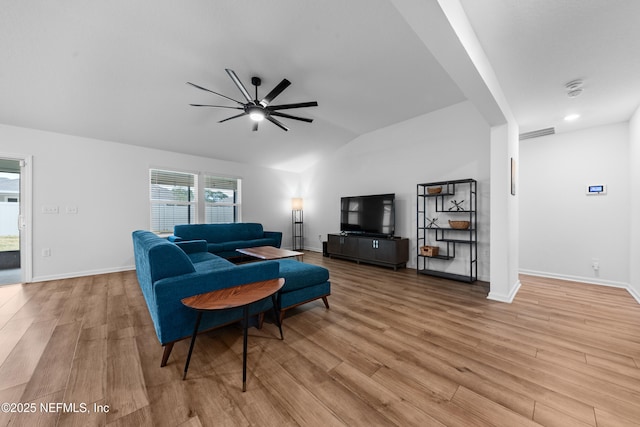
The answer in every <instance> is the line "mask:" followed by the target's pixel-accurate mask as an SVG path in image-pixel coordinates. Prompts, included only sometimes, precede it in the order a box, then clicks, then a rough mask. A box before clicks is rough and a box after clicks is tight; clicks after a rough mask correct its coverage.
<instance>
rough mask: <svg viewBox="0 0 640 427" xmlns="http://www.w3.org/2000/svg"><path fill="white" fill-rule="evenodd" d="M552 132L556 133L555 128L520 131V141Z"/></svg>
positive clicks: (551, 133)
mask: <svg viewBox="0 0 640 427" xmlns="http://www.w3.org/2000/svg"><path fill="white" fill-rule="evenodd" d="M554 133H556V129H555V128H546V129H538V130H532V131H531V132H525V133H521V134H520V141H522V140H523V139H531V138H538V137H540V136H545V135H553V134H554Z"/></svg>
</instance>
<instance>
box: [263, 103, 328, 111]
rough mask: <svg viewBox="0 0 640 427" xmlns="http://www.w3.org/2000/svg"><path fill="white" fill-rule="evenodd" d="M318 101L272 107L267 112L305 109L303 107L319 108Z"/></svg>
mask: <svg viewBox="0 0 640 427" xmlns="http://www.w3.org/2000/svg"><path fill="white" fill-rule="evenodd" d="M317 106H318V103H317V102H316V101H311V102H298V103H297V104H282V105H270V106H268V107H267V110H269V111H272V110H288V109H289V108H303V107H317Z"/></svg>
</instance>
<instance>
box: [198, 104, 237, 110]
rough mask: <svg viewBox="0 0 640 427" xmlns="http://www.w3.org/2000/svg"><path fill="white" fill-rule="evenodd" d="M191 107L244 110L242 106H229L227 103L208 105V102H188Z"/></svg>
mask: <svg viewBox="0 0 640 427" xmlns="http://www.w3.org/2000/svg"><path fill="white" fill-rule="evenodd" d="M189 105H191V106H192V107H217V108H231V109H234V110H244V108H242V107H229V106H227V105H209V104H189Z"/></svg>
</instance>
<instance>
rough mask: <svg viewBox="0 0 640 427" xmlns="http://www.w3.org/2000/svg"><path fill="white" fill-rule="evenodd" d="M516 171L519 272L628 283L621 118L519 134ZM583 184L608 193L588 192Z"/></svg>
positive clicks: (625, 139)
mask: <svg viewBox="0 0 640 427" xmlns="http://www.w3.org/2000/svg"><path fill="white" fill-rule="evenodd" d="M519 178H520V186H519V194H520V196H519V197H520V271H521V272H523V273H529V274H536V275H542V276H550V277H558V278H564V279H570V280H579V281H584V282H591V283H599V284H606V285H612V286H623V287H627V286H628V284H629V248H630V237H629V225H630V207H631V205H630V197H629V196H630V185H629V181H630V163H629V126H628V123H619V124H612V125H607V126H599V127H594V128H589V129H585V130H580V131H575V132H567V133H561V134H557V135H550V136H546V137H541V138H535V139H530V140H524V141H522V142H521V143H520V176H519ZM589 184H591V185H596V184H606V185H607V194H606V195H602V196H587V195H586V194H585V187H586V186H587V185H589ZM593 259H597V260H598V261H599V264H600V269H599V270H598V271H595V270H594V269H593V268H592V260H593Z"/></svg>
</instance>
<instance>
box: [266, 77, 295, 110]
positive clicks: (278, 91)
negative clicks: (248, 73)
mask: <svg viewBox="0 0 640 427" xmlns="http://www.w3.org/2000/svg"><path fill="white" fill-rule="evenodd" d="M290 84H291V82H290V81H289V80H287V79H282V81H281V82H280V83H278V86H276V87H274V88H273V89H272V90H271V92H269V93H268V94H267V96H265V97H264V98H262V101H260V105H262V106H263V107H266V106H267V105H269V104H270V103H271V101H273V100H274V98H275V97H276V96H278V95H280V94H281V93H282V91H283V90H285V89H286V88H288V87H289V85H290Z"/></svg>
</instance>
